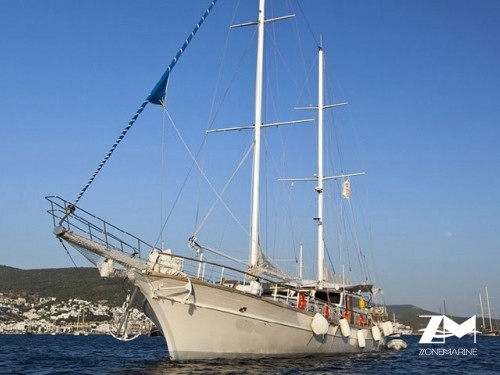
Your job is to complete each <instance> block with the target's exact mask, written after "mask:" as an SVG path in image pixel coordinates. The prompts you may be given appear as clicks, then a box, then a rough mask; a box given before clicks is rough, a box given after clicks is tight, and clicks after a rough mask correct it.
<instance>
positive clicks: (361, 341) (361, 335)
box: [358, 329, 366, 348]
mask: <svg viewBox="0 0 500 375" xmlns="http://www.w3.org/2000/svg"><path fill="white" fill-rule="evenodd" d="M358 345H359V347H360V348H364V347H365V346H366V339H365V330H364V329H358Z"/></svg>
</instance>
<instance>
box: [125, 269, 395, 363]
mask: <svg viewBox="0 0 500 375" xmlns="http://www.w3.org/2000/svg"><path fill="white" fill-rule="evenodd" d="M134 283H135V285H136V286H137V287H138V288H139V290H140V291H141V293H142V295H143V296H144V297H145V299H146V301H145V302H144V303H142V306H143V308H144V311H145V312H146V314H148V315H149V316H150V317H151V318H152V319H153V320H154V321H155V323H156V324H157V325H158V327H161V330H162V332H163V334H164V337H165V339H166V342H167V346H168V351H169V355H170V358H171V359H174V360H187V359H213V358H255V357H264V356H265V357H269V356H297V355H300V356H309V355H315V354H334V353H358V352H373V351H378V350H381V349H383V348H384V345H385V343H384V339H381V340H380V341H379V342H376V341H375V340H373V337H372V335H371V332H370V330H369V328H368V327H367V328H363V331H364V336H365V341H366V344H365V347H364V348H360V346H359V342H358V329H355V328H353V327H351V333H350V336H349V337H343V336H342V333H341V331H340V329H339V326H338V325H335V324H332V323H331V324H330V327H329V329H328V332H327V334H325V335H315V334H314V333H313V331H312V329H311V323H312V319H313V316H314V313H312V312H304V311H301V310H298V309H296V308H293V307H288V306H285V305H283V304H281V303H279V302H275V301H273V299H272V297H259V296H254V295H251V294H247V293H243V292H240V291H237V290H235V289H231V288H227V287H220V286H216V285H213V284H209V283H205V282H195V281H193V282H192V284H191V285H192V292H191V295H190V296H189V298H188V299H187V301H186V302H185V303H183V301H184V299H185V298H186V297H187V296H188V295H189V291H188V290H187V289H186V288H184V285H186V281H185V280H182V279H180V278H175V277H170V276H163V275H162V276H151V275H146V274H140V273H136V279H135V281H134ZM166 288H175V289H166ZM158 289H162V290H158Z"/></svg>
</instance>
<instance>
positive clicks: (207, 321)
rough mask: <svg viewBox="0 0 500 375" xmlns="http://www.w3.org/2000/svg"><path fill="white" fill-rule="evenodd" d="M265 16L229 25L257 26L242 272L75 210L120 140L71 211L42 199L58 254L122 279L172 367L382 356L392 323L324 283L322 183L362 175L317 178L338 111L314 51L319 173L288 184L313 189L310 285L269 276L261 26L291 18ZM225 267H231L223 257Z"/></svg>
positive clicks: (354, 288) (348, 291)
mask: <svg viewBox="0 0 500 375" xmlns="http://www.w3.org/2000/svg"><path fill="white" fill-rule="evenodd" d="M214 3H215V1H212V4H211V5H210V7H209V8H208V9H207V12H205V14H204V16H203V17H202V19H201V20H200V22H199V23H198V24H197V26H196V28H195V30H194V32H193V33H191V35H190V37H189V38H188V39H187V40H186V42H185V44H184V45H183V47H182V48H181V49H180V52H179V53H178V54H177V55H176V57H175V58H174V61H173V63H172V64H171V65H170V66H169V68H168V70H167V72H166V73H165V75H164V76H163V77H162V80H160V82H159V83H158V85H157V86H156V87H155V89H154V90H153V92H152V93H151V95H150V96H149V97H148V98H147V99H146V101H145V102H144V103H143V104H142V106H141V107H140V109H139V110H138V111H137V113H136V115H135V116H134V118H133V119H132V120H131V122H130V123H129V125H128V126H127V130H128V128H130V126H132V124H133V122H135V120H136V119H137V117H138V115H139V114H140V113H141V112H142V110H143V109H144V107H145V105H146V104H147V103H148V102H150V103H156V104H158V103H159V102H162V100H163V99H164V96H163V95H164V93H162V92H161V91H162V90H163V91H164V89H165V85H166V80H167V79H168V75H169V74H170V71H171V70H172V68H173V65H174V64H175V63H176V62H177V61H178V58H179V57H180V53H182V51H183V50H184V49H185V48H186V47H187V44H188V43H189V41H190V40H191V38H192V37H193V36H194V34H195V33H196V32H197V31H198V29H199V27H200V25H201V23H202V22H203V21H204V19H205V18H206V16H208V14H209V12H210V11H211V9H212V7H213V5H214ZM265 9H266V8H265V0H260V1H259V9H258V21H256V22H250V23H245V24H240V25H237V26H256V27H257V30H258V41H257V64H256V74H255V77H256V82H255V110H254V125H253V126H251V127H250V128H251V131H252V132H253V175H252V177H253V178H252V187H251V193H252V197H251V210H250V211H251V220H250V222H251V228H250V239H249V248H250V249H249V263H248V264H246V265H244V266H242V265H241V264H240V262H235V263H234V266H228V265H227V264H226V263H216V262H211V261H207V260H206V256H205V252H207V251H214V252H216V250H213V249H210V248H208V247H206V246H202V245H200V244H199V243H198V242H197V238H195V237H194V236H193V237H191V238H190V239H189V245H190V247H191V248H192V249H193V250H195V251H196V254H197V256H193V257H188V256H184V255H180V254H177V253H175V252H172V251H170V250H162V249H158V248H155V247H154V246H151V245H148V244H147V243H146V242H144V241H142V240H140V239H139V238H137V237H135V236H133V235H131V234H130V233H129V232H126V231H122V230H120V229H119V228H117V227H115V226H113V225H112V224H110V223H108V222H106V221H104V220H102V219H100V218H98V217H97V216H95V215H93V214H91V213H89V212H87V211H85V210H83V209H82V208H81V207H79V206H77V203H78V201H79V199H80V197H81V196H82V194H83V193H84V192H85V190H86V188H87V187H88V186H89V185H90V183H91V182H92V181H93V178H94V177H95V175H96V174H97V173H98V172H99V170H100V168H101V167H102V166H103V165H104V163H105V162H106V160H107V159H108V158H109V156H110V155H111V153H112V151H113V150H114V148H115V147H116V145H117V144H118V143H119V141H121V139H122V138H123V135H124V134H125V133H126V131H125V132H124V133H122V135H121V137H120V138H119V140H118V141H117V142H116V143H115V145H113V148H112V149H111V151H110V152H109V153H108V154H107V155H106V157H105V159H104V160H103V162H102V163H101V164H100V166H99V168H98V170H97V171H96V173H95V174H94V176H93V177H92V178H91V180H90V181H89V183H88V184H87V185H86V186H85V188H84V189H83V190H82V192H81V193H80V196H79V197H78V199H77V200H76V201H75V202H69V201H66V200H64V199H62V198H60V197H57V196H51V197H47V199H48V200H49V201H50V203H51V208H50V211H49V213H51V214H52V216H53V221H54V227H55V229H54V234H55V235H56V237H57V238H58V239H59V240H60V241H61V243H62V244H63V245H64V244H65V243H68V244H70V245H72V246H73V247H75V248H76V249H77V250H78V251H80V252H81V253H82V254H84V256H86V257H87V258H88V259H89V260H90V261H91V262H93V263H94V264H95V265H96V266H97V267H98V268H99V270H100V273H101V276H102V277H111V276H126V277H127V278H128V280H129V282H130V284H131V289H130V295H129V296H128V298H127V303H126V306H127V308H128V307H130V306H132V305H135V306H140V307H141V308H142V309H143V311H144V312H145V314H146V315H147V316H148V317H150V318H151V319H152V320H153V322H154V323H155V325H156V326H157V327H158V328H159V329H160V330H161V332H162V333H163V335H164V337H165V340H166V344H167V347H168V353H169V356H170V358H171V359H172V360H191V359H212V358H256V357H268V356H281V357H283V356H294V357H295V356H310V355H319V354H335V353H358V352H375V351H380V350H382V349H383V348H384V347H385V337H386V336H388V335H390V334H391V333H392V332H391V331H392V330H391V329H390V321H388V322H383V323H382V320H383V319H384V318H386V317H385V316H384V312H385V309H384V308H383V307H379V306H376V305H375V304H374V303H373V299H372V296H373V290H372V288H373V285H372V284H369V283H367V282H365V283H361V284H352V283H350V282H348V281H347V280H346V279H345V278H344V277H339V276H338V277H329V276H327V274H326V273H325V272H324V269H325V268H324V267H325V260H324V257H325V247H324V218H323V191H324V189H325V187H324V186H323V183H324V181H326V180H330V179H346V178H349V177H350V176H354V175H358V174H360V173H354V174H341V175H337V176H324V172H323V139H322V132H323V130H322V128H323V111H324V110H325V109H328V108H332V107H334V106H336V105H334V104H332V105H330V104H324V103H323V51H322V48H319V69H318V71H319V73H318V105H317V106H314V107H308V108H309V109H311V108H312V109H315V110H316V111H317V115H318V170H317V174H316V176H315V177H314V178H311V179H293V180H302V181H313V182H315V183H316V187H315V189H314V190H315V191H316V193H317V197H318V213H317V217H316V218H315V220H316V223H317V228H318V232H317V236H318V237H317V245H318V259H317V278H316V280H303V279H299V278H294V277H291V276H288V275H287V274H286V273H284V272H282V271H280V270H279V269H278V268H276V267H274V266H273V265H272V264H271V263H270V262H269V260H268V258H267V257H266V256H265V255H264V252H263V251H262V248H261V245H260V236H259V218H260V213H259V208H260V200H259V194H260V185H261V184H260V181H259V180H260V175H261V172H260V156H261V150H260V149H261V131H262V130H263V129H264V128H266V127H270V126H277V125H278V124H276V123H274V124H263V122H262V104H263V103H262V102H263V99H262V97H263V70H264V63H263V61H264V57H263V54H264V32H265V25H266V24H267V23H269V22H273V21H278V20H282V19H286V18H288V17H289V16H286V17H278V18H274V19H266V18H265ZM246 128H248V127H246ZM246 128H233V129H220V130H218V131H228V130H235V129H236V130H241V129H246ZM345 188H346V189H347V188H348V185H347V184H346V185H345ZM311 191H312V189H311ZM146 252H147V253H149V256H148V257H147V259H144V258H141V254H144V253H146ZM226 258H228V259H232V260H236V259H233V258H231V257H230V256H226ZM236 261H237V260H236ZM125 310H126V311H125V313H124V317H123V319H122V324H120V325H119V326H118V327H117V330H116V331H115V332H114V333H113V335H114V336H115V337H120V336H122V337H124V338H126V337H127V333H126V326H127V316H128V311H127V309H125Z"/></svg>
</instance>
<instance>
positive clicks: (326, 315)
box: [323, 305, 330, 319]
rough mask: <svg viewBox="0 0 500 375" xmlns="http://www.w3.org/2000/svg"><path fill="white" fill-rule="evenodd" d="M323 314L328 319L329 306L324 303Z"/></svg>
mask: <svg viewBox="0 0 500 375" xmlns="http://www.w3.org/2000/svg"><path fill="white" fill-rule="evenodd" d="M323 316H324V317H325V318H326V319H330V306H328V305H325V307H324V308H323Z"/></svg>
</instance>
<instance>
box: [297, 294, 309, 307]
mask: <svg viewBox="0 0 500 375" xmlns="http://www.w3.org/2000/svg"><path fill="white" fill-rule="evenodd" d="M297 299H298V302H297V307H298V308H299V309H301V310H305V308H306V307H307V300H306V296H305V295H304V294H303V293H299V295H298V298H297Z"/></svg>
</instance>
